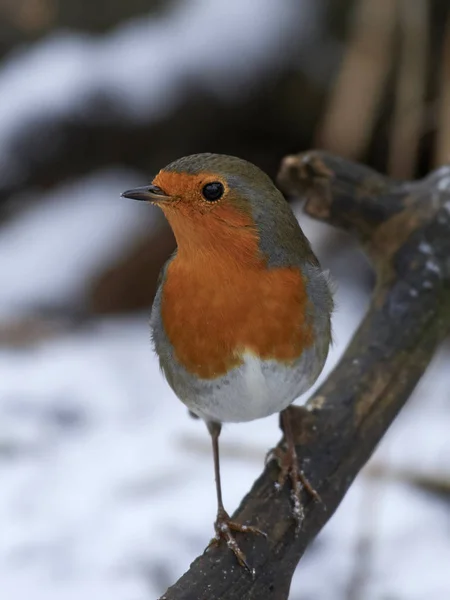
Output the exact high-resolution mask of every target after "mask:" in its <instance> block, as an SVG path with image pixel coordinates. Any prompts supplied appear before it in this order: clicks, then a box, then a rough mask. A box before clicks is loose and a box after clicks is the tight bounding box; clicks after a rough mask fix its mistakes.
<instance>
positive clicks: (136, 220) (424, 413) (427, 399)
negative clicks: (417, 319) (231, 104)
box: [0, 173, 450, 600]
mask: <svg viewBox="0 0 450 600" xmlns="http://www.w3.org/2000/svg"><path fill="white" fill-rule="evenodd" d="M128 178H129V174H123V173H122V174H116V175H114V176H112V175H111V174H100V175H98V176H96V177H91V178H88V179H87V180H84V181H81V182H79V183H78V184H73V185H72V186H69V187H68V188H67V187H66V188H64V192H65V193H64V194H62V193H61V194H60V201H59V203H55V199H54V198H49V199H48V200H47V202H46V203H44V205H43V207H41V208H39V209H34V210H30V211H28V212H26V213H24V214H23V215H22V216H21V217H20V218H19V219H18V220H17V221H16V222H12V223H10V224H9V226H8V228H6V229H5V230H4V233H3V234H2V236H1V238H0V257H1V258H0V270H1V272H2V278H3V290H2V296H1V306H0V315H1V314H3V315H9V314H11V312H12V311H14V309H15V307H16V306H17V303H18V302H20V303H21V305H22V309H23V301H24V298H26V299H27V302H28V303H34V302H43V301H45V300H48V299H49V296H50V295H51V296H52V298H53V299H58V298H59V299H61V300H62V299H67V297H68V295H73V296H74V297H76V296H77V294H79V295H81V293H82V288H83V280H84V278H85V277H86V276H87V275H88V274H89V273H91V272H92V271H93V270H95V268H98V267H99V265H101V264H102V261H104V260H105V257H106V256H107V254H108V251H116V252H117V251H118V250H119V249H120V247H123V244H126V243H127V239H129V238H130V236H131V235H133V232H136V230H137V228H138V227H140V226H142V219H143V212H142V207H141V206H140V205H138V204H133V203H131V204H128V203H127V204H126V208H124V206H125V205H124V204H123V200H120V199H119V198H118V196H117V192H118V191H120V190H121V189H123V185H122V182H123V183H125V180H127V179H128ZM88 183H89V186H88V185H87V184H88ZM88 189H89V190H91V194H90V195H89V193H88V192H87V190H88ZM59 191H61V190H59ZM75 199H77V201H76V202H75V201H74V200H75ZM88 207H89V215H90V218H89V219H87V218H86V211H87V210H88ZM144 208H145V209H146V212H147V213H148V216H147V217H146V218H148V222H147V225H148V226H151V218H152V214H151V211H152V210H153V209H151V208H149V207H144ZM301 219H302V222H303V223H304V225H305V229H306V232H307V234H308V235H309V236H310V237H311V239H312V241H313V244H314V245H315V247H316V248H317V249H318V250H319V252H320V253H321V254H322V255H325V258H326V252H325V249H326V237H327V235H329V229H328V228H326V227H325V226H322V225H318V224H316V223H313V222H311V221H309V220H306V219H305V218H304V217H301ZM86 223H88V225H86ZM86 227H88V229H86ZM55 231H57V232H58V235H56V234H54V235H50V233H51V232H55ZM61 240H63V241H64V252H63V251H62V250H63V248H62V247H61ZM31 242H32V248H33V249H35V251H33V252H30V243H31ZM80 242H82V243H80ZM333 254H334V258H333V261H332V262H331V263H330V264H329V266H330V268H331V269H332V272H333V273H334V275H335V277H337V278H338V284H339V287H338V298H337V304H338V311H337V313H336V318H335V321H334V329H335V338H336V345H335V347H334V349H333V353H332V356H331V357H330V360H329V363H328V365H327V370H329V369H330V368H331V366H332V365H333V364H334V363H335V361H336V360H337V358H338V356H339V355H340V353H341V352H342V350H343V349H344V348H345V344H346V343H347V341H348V339H349V337H350V336H351V334H352V332H353V331H354V329H355V327H356V326H357V323H358V321H359V320H360V318H361V316H362V314H363V313H364V310H365V308H366V306H367V301H368V293H367V291H363V290H362V287H364V286H361V284H360V282H361V280H366V277H365V275H366V271H365V269H366V265H365V263H364V260H363V259H362V258H361V257H360V258H358V259H356V262H355V258H354V255H353V251H352V250H348V249H347V250H342V252H341V253H340V254H339V253H337V254H336V253H333ZM350 257H353V258H352V265H353V266H352V268H351V269H348V268H346V263H347V262H348V261H349V260H350ZM75 267H76V268H75ZM446 361H447V362H448V352H447V353H445V351H444V350H443V351H442V352H441V353H440V354H439V356H437V357H436V359H435V361H434V363H433V365H432V367H431V368H430V370H429V371H428V373H427V375H426V376H425V377H424V379H423V380H422V382H421V384H420V386H419V388H418V390H417V392H416V394H415V395H414V398H412V400H411V402H410V403H409V405H408V407H407V408H406V409H405V410H404V412H403V413H402V414H401V415H400V417H399V419H398V420H397V422H396V423H395V425H394V427H393V428H392V430H391V431H390V433H389V435H388V436H387V437H386V439H385V441H384V442H383V443H382V445H381V447H380V448H379V450H378V451H377V453H376V456H375V459H374V460H375V461H376V462H377V463H378V464H382V465H384V466H386V465H390V466H391V467H393V466H395V467H398V468H400V467H401V468H406V469H409V470H411V471H413V472H423V473H428V474H429V473H430V472H431V473H433V474H435V475H436V476H439V477H444V476H445V477H447V478H448V477H450V465H449V460H448V458H449V457H450V436H449V435H448V419H449V418H450V404H449V402H448V400H449V398H448V374H447V373H446V368H445V362H446ZM278 438H279V432H278V429H277V418H276V417H273V418H268V419H265V420H261V421H258V422H254V423H250V424H245V425H230V426H227V427H226V428H225V430H224V433H223V437H222V450H223V461H222V468H223V479H224V494H225V501H226V505H227V507H228V508H229V510H230V511H231V510H233V509H234V508H235V507H236V506H237V504H238V502H239V500H240V498H241V497H242V496H243V494H244V493H245V492H246V491H247V490H248V489H249V487H250V485H251V483H252V482H253V480H254V479H255V477H256V476H257V475H258V474H259V473H260V471H261V469H262V464H263V458H264V455H265V452H266V451H267V449H268V448H269V447H270V446H272V445H273V444H274V443H275V442H276V441H277V440H278ZM211 462H212V461H211V455H210V447H209V439H208V436H207V434H206V431H205V428H204V426H203V425H202V423H200V422H198V421H194V420H192V419H190V418H188V416H187V414H186V410H185V408H184V407H183V406H182V405H181V404H180V403H179V402H178V400H177V399H176V398H175V397H174V396H173V394H172V393H171V391H170V390H169V388H168V386H167V385H166V383H165V382H164V381H163V379H162V378H161V375H160V373H159V370H158V367H157V364H156V360H155V357H154V356H153V355H152V351H151V347H150V343H149V332H148V325H147V316H146V315H142V316H136V317H133V318H122V319H115V320H104V321H101V322H97V323H96V324H94V325H92V326H89V327H87V328H81V329H79V330H77V331H73V332H72V333H67V334H65V335H62V336H58V337H56V338H53V339H51V340H48V341H46V342H45V343H41V344H39V345H35V346H33V347H31V348H28V349H15V350H8V349H6V348H4V349H3V350H2V351H1V352H0V474H1V475H0V476H1V481H2V486H1V489H2V491H1V493H0V521H1V523H2V528H1V534H0V582H1V590H2V598H8V600H25V599H27V598H30V597H33V598H34V600H53V599H54V600H72V599H73V600H78V599H79V598H86V599H91V598H92V599H94V598H96V599H97V600H100V599H102V598H108V600H123V599H127V600H128V599H130V600H144V599H148V598H154V597H156V596H157V595H158V594H160V593H161V592H163V591H164V589H165V588H166V586H167V585H169V584H170V583H171V582H173V581H175V579H176V578H177V577H178V576H179V575H181V573H182V572H183V571H184V570H185V569H186V568H187V567H188V565H189V563H190V561H191V560H192V558H193V557H194V556H196V555H197V554H198V553H200V552H201V551H202V550H203V549H204V547H205V544H206V543H207V541H208V539H209V537H210V535H211V532H212V521H213V518H214V512H215V496H214V485H213V475H212V464H211ZM449 531H450V512H449V510H448V501H447V504H446V503H445V501H444V500H442V499H440V498H439V497H437V496H432V495H429V494H426V493H424V492H421V491H418V490H417V489H416V488H414V487H411V486H409V485H408V484H404V483H401V482H398V481H386V480H381V481H380V480H374V479H373V478H369V477H368V475H365V476H364V475H362V476H360V477H359V479H358V481H357V482H356V483H355V485H354V486H353V487H352V489H351V491H350V493H349V494H348V496H347V498H346V499H345V500H344V501H343V503H342V505H341V507H340V509H339V510H338V512H337V514H336V516H335V517H334V518H333V519H332V520H331V522H330V523H329V525H328V526H327V527H326V529H325V530H324V532H323V533H322V534H321V535H320V537H319V539H318V541H317V543H316V544H315V545H314V546H313V548H312V549H311V550H310V552H309V553H308V554H307V556H306V557H305V559H304V560H303V561H302V563H301V566H300V567H299V569H298V572H297V574H296V576H295V580H294V584H293V589H292V598H302V600H305V599H307V598H321V600H322V599H323V600H328V599H329V600H339V599H341V598H342V599H344V598H350V597H351V595H350V593H349V591H348V590H349V588H350V587H352V585H353V584H352V581H353V579H354V578H355V569H359V568H360V567H359V566H358V565H359V562H360V560H361V549H360V548H361V543H362V542H361V540H362V541H363V543H364V542H365V543H366V546H367V543H368V542H367V539H368V540H369V542H370V543H369V551H368V554H369V556H368V558H367V559H366V562H367V565H365V566H364V567H363V568H364V571H366V581H365V583H364V588H363V593H361V594H359V595H358V596H356V597H360V598H364V599H366V598H367V599H370V600H372V599H373V600H381V599H385V598H392V599H399V600H400V599H402V600H403V599H404V600H422V599H425V598H429V597H435V598H445V597H448V596H449V594H450V579H449V576H448V564H450V534H449ZM366 549H367V548H366Z"/></svg>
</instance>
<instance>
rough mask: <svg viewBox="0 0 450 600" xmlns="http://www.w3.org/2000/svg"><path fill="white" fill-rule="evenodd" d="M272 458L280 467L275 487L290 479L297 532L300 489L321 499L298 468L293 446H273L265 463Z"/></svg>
mask: <svg viewBox="0 0 450 600" xmlns="http://www.w3.org/2000/svg"><path fill="white" fill-rule="evenodd" d="M272 460H276V461H277V463H278V466H279V468H280V474H279V476H278V480H277V481H276V482H275V487H276V489H277V490H278V491H279V490H281V489H282V488H283V486H284V485H285V483H286V480H287V479H288V478H289V479H290V480H291V486H292V490H291V500H292V505H293V506H292V513H293V517H294V519H295V521H296V528H295V531H296V533H298V532H299V531H300V528H301V525H302V522H303V519H304V510H303V505H302V497H301V494H302V489H305V490H306V491H307V492H308V494H309V495H310V496H312V498H314V500H316V501H317V502H322V500H321V498H320V496H319V494H318V493H317V491H316V490H315V489H314V488H313V487H312V485H311V484H310V483H309V481H308V480H307V479H306V477H305V475H304V474H303V472H302V471H301V470H300V469H299V467H298V458H297V453H296V451H295V447H288V448H287V449H286V450H283V449H282V448H280V447H277V448H273V449H272V450H270V451H269V452H268V453H267V455H266V464H267V463H268V462H270V461H272Z"/></svg>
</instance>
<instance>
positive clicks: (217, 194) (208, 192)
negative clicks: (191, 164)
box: [202, 181, 223, 202]
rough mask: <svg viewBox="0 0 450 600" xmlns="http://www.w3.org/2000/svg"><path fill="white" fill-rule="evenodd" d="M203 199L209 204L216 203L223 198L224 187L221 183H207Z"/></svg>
mask: <svg viewBox="0 0 450 600" xmlns="http://www.w3.org/2000/svg"><path fill="white" fill-rule="evenodd" d="M202 194H203V198H204V199H205V200H208V202H215V201H216V200H218V199H219V198H221V197H222V196H223V185H222V184H221V183H220V181H214V182H213V183H207V184H206V185H205V186H204V187H203V189H202Z"/></svg>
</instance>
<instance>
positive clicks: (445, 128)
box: [434, 13, 450, 166]
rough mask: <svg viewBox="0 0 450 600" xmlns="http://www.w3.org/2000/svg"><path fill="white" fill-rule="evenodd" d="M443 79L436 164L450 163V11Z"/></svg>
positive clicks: (446, 32) (446, 30)
mask: <svg viewBox="0 0 450 600" xmlns="http://www.w3.org/2000/svg"><path fill="white" fill-rule="evenodd" d="M440 72H441V81H440V89H439V108H438V111H437V112H438V118H437V127H436V149H435V157H434V163H435V165H436V166H440V165H444V164H448V163H450V13H449V14H448V15H447V21H446V24H445V34H444V45H443V48H442V59H441V68H440Z"/></svg>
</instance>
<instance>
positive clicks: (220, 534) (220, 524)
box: [206, 421, 266, 575]
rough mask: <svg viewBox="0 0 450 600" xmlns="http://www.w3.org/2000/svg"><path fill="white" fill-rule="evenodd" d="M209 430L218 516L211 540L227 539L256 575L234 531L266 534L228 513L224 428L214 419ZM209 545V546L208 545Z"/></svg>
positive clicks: (242, 563) (216, 543)
mask: <svg viewBox="0 0 450 600" xmlns="http://www.w3.org/2000/svg"><path fill="white" fill-rule="evenodd" d="M206 425H207V427H208V431H209V433H210V434H211V440H212V448H213V457H214V475H215V480H216V492H217V518H216V521H215V523H214V529H215V531H216V535H215V537H214V538H213V539H212V540H211V542H210V544H209V545H210V546H211V545H214V546H216V545H218V544H219V543H220V540H225V541H226V543H227V546H228V548H230V550H232V552H233V553H234V555H235V556H236V558H237V560H238V562H239V564H240V565H241V566H243V567H245V568H246V569H248V570H249V571H250V573H251V574H252V575H254V570H253V569H251V568H250V567H249V565H248V563H247V560H246V558H245V554H244V553H243V552H242V550H241V549H240V548H239V545H238V543H237V542H236V540H235V537H234V535H233V533H232V532H234V531H235V532H242V533H258V534H261V535H264V536H265V535H266V534H265V533H264V532H263V531H261V530H260V529H258V528H257V527H253V526H252V525H241V524H240V523H236V522H235V521H232V520H231V519H230V515H229V514H228V513H227V511H226V510H225V508H224V506H223V501H222V486H221V483H220V460H219V436H220V431H221V429H222V425H221V424H220V423H216V422H214V421H209V422H207V424H206ZM208 547H209V546H208Z"/></svg>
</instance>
